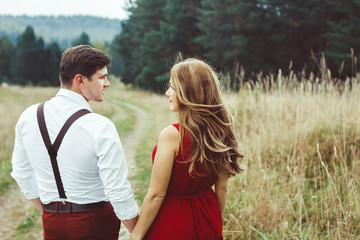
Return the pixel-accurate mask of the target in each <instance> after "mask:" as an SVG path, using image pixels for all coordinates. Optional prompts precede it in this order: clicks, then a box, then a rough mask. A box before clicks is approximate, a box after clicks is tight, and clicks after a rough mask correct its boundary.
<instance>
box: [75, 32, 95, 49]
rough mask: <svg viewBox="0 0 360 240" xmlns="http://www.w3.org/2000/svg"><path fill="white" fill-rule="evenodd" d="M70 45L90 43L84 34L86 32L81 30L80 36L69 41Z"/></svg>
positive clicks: (87, 36)
mask: <svg viewBox="0 0 360 240" xmlns="http://www.w3.org/2000/svg"><path fill="white" fill-rule="evenodd" d="M71 45H72V46H77V45H90V37H89V35H87V34H86V32H82V33H81V34H80V36H79V37H78V38H76V39H75V40H74V41H73V42H72V43H71Z"/></svg>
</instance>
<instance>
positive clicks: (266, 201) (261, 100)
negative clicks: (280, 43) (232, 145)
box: [223, 76, 360, 239]
mask: <svg viewBox="0 0 360 240" xmlns="http://www.w3.org/2000/svg"><path fill="white" fill-rule="evenodd" d="M278 77H279V78H278V79H277V80H276V79H275V80H274V79H272V78H271V76H270V77H269V78H267V79H265V80H264V79H262V80H263V81H259V82H258V83H257V84H252V85H251V86H250V85H248V86H249V89H251V90H242V91H240V92H239V93H237V94H229V95H228V100H229V102H230V103H232V105H233V106H234V107H235V109H236V110H237V122H236V130H237V134H238V137H239V139H240V140H241V142H242V143H243V146H244V150H245V154H246V158H245V160H244V163H245V166H246V171H245V172H244V173H243V174H242V175H240V176H237V177H236V178H233V179H232V181H231V183H230V188H229V201H228V207H227V208H226V210H225V213H224V217H223V218H224V236H225V238H226V239H359V238H360V210H359V205H360V201H359V199H360V181H359V177H360V164H359V161H358V160H359V157H360V104H359V103H360V85H359V80H358V79H353V80H352V89H351V91H350V90H349V86H350V85H349V82H350V80H348V81H347V82H346V83H345V84H342V85H340V84H336V83H335V84H334V83H333V82H331V81H320V80H319V79H315V80H314V81H304V80H301V79H299V80H297V81H294V78H293V79H292V78H291V77H287V78H284V77H282V76H278ZM247 84H248V83H247ZM242 87H243V89H244V88H245V87H246V84H243V85H242Z"/></svg>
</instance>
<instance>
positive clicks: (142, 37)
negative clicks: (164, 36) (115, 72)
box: [118, 0, 166, 92]
mask: <svg viewBox="0 0 360 240" xmlns="http://www.w3.org/2000/svg"><path fill="white" fill-rule="evenodd" d="M165 3H166V0H138V1H136V5H133V6H131V7H130V8H129V11H130V12H131V16H130V19H129V21H128V22H127V23H125V24H123V32H122V33H121V34H120V37H119V38H118V39H119V51H120V52H119V53H120V55H121V56H122V59H123V62H124V68H123V71H124V73H123V75H122V76H123V78H122V79H123V80H124V82H131V83H133V84H134V85H137V86H139V87H142V88H145V89H151V90H154V91H158V92H159V91H160V90H161V87H160V84H159V81H162V78H160V79H159V78H158V76H160V75H162V74H164V73H166V68H165V67H164V66H166V62H165V60H164V58H163V56H162V50H163V49H162V48H161V44H160V43H161V32H160V22H161V21H163V19H164V18H163V7H164V5H165ZM126 25H129V26H131V28H130V27H127V26H126ZM129 40H130V42H124V41H129ZM123 46H129V47H131V48H130V49H128V50H126V49H124V47H123ZM126 57H127V58H128V59H127V58H126ZM126 73H129V75H127V74H126ZM130 76H131V79H130Z"/></svg>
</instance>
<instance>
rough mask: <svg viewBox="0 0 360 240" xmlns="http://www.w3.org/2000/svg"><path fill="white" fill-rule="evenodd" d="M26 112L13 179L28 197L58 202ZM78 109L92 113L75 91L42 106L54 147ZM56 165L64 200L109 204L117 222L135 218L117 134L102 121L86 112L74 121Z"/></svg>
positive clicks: (18, 131)
mask: <svg viewBox="0 0 360 240" xmlns="http://www.w3.org/2000/svg"><path fill="white" fill-rule="evenodd" d="M37 107H38V104H35V105H32V106H30V107H29V108H27V109H26V110H25V111H24V112H23V114H22V115H21V116H20V118H19V120H18V122H17V124H16V127H15V146H14V152H13V156H12V165H13V171H12V172H11V176H12V177H13V178H14V179H15V180H16V182H17V183H18V185H19V187H20V189H21V191H22V193H23V194H24V196H25V197H26V198H28V199H34V198H37V197H40V200H41V201H42V202H43V203H44V204H47V203H50V202H54V201H60V198H59V193H58V190H57V187H56V182H55V178H54V174H53V170H52V167H51V161H50V157H49V155H48V152H47V149H46V147H45V144H44V141H43V139H42V137H41V133H40V129H39V126H38V122H37V117H36V111H37ZM80 109H88V110H90V111H91V108H90V105H89V104H88V102H87V101H86V100H85V99H84V98H83V97H82V96H81V95H80V94H78V93H75V92H73V91H70V90H66V89H60V90H59V92H58V93H57V95H56V96H55V97H53V98H52V99H50V100H49V101H47V102H46V103H45V105H44V115H45V122H46V126H47V129H48V132H49V136H50V140H51V143H54V141H55V139H56V137H57V135H58V133H59V131H60V129H61V127H62V126H63V125H64V123H65V122H66V120H67V119H68V118H69V117H70V116H71V115H72V114H74V113H75V112H77V111H78V110H80ZM57 162H58V166H59V171H60V176H61V179H62V183H63V185H64V189H65V193H66V196H67V201H69V202H73V203H78V204H86V203H94V202H99V201H110V202H111V204H112V205H113V207H114V210H115V213H116V215H117V216H118V218H119V219H120V220H126V219H131V218H133V217H135V216H136V215H137V214H138V211H139V209H138V206H137V204H136V202H135V200H134V196H133V193H132V189H131V185H130V183H129V181H128V180H127V176H128V168H127V164H126V159H125V154H124V151H123V148H122V145H121V142H120V138H119V135H118V133H117V130H116V128H115V126H114V124H113V123H112V122H111V121H110V120H109V119H108V118H106V117H104V116H101V115H99V114H96V113H90V114H86V115H84V116H82V117H81V118H79V119H78V120H76V121H75V122H74V123H73V125H71V127H70V128H69V130H68V132H67V133H66V134H65V137H64V139H63V141H62V143H61V145H60V148H59V151H58V154H57Z"/></svg>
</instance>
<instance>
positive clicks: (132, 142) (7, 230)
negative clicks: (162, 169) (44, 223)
mask: <svg viewBox="0 0 360 240" xmlns="http://www.w3.org/2000/svg"><path fill="white" fill-rule="evenodd" d="M110 102H111V104H112V105H113V106H114V107H119V108H121V106H125V107H126V108H129V109H131V110H133V111H134V112H135V114H136V121H135V122H134V125H135V127H134V130H133V131H131V132H130V133H128V134H126V135H121V133H120V138H121V143H122V145H123V148H124V151H125V155H126V159H127V163H128V168H129V177H131V176H133V174H135V170H136V162H135V154H136V148H137V147H138V145H139V140H140V137H141V135H142V132H143V131H144V128H145V127H146V122H147V121H146V119H147V118H148V113H147V112H146V111H144V110H143V109H141V108H139V107H137V106H135V105H132V104H129V103H123V102H121V101H119V100H115V99H111V100H110ZM33 209H34V206H33V205H32V203H31V202H30V201H29V200H27V199H25V198H24V197H23V195H22V194H21V192H20V189H19V188H18V186H17V185H13V186H12V187H11V189H10V190H9V191H8V192H7V193H6V194H5V195H4V196H3V197H1V198H0V239H1V240H12V239H13V237H12V235H13V234H14V232H15V228H16V227H17V226H19V225H20V224H21V223H23V222H24V220H25V219H26V218H27V217H28V216H29V215H30V214H32V212H33ZM35 222H36V225H37V226H39V225H40V226H41V217H37V218H36V219H35ZM129 236H130V234H129V232H128V231H127V229H126V228H125V226H124V225H121V230H120V237H119V239H120V240H126V239H128V238H129ZM26 239H34V240H38V239H42V229H41V228H40V227H34V228H32V229H31V230H30V232H28V233H26Z"/></svg>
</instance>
